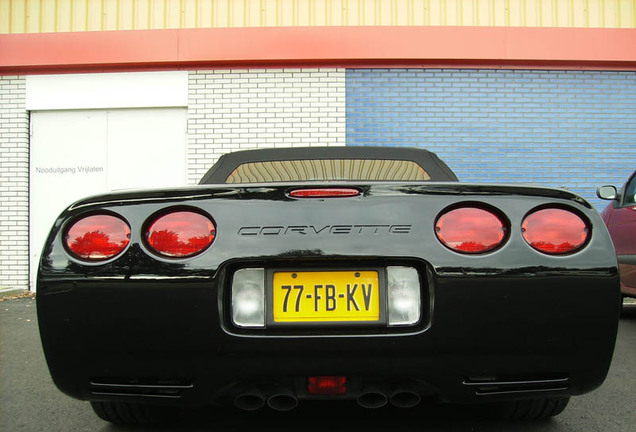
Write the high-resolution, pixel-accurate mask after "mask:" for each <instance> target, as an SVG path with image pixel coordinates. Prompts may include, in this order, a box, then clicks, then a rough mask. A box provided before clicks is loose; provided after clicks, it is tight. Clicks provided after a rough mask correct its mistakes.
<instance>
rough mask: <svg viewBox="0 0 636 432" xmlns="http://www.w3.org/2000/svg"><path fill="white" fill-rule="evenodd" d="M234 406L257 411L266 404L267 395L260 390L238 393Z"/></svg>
mask: <svg viewBox="0 0 636 432" xmlns="http://www.w3.org/2000/svg"><path fill="white" fill-rule="evenodd" d="M234 406H235V407H237V408H239V409H241V410H243V411H256V410H258V409H261V408H262V407H263V406H265V397H264V396H263V394H262V393H261V392H260V391H259V390H250V391H247V392H245V393H241V394H240V395H238V396H237V397H236V398H235V399H234Z"/></svg>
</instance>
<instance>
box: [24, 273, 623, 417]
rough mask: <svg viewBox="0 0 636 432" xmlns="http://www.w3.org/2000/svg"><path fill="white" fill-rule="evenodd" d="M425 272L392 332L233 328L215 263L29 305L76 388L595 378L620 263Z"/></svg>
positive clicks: (509, 385) (219, 395)
mask: <svg viewBox="0 0 636 432" xmlns="http://www.w3.org/2000/svg"><path fill="white" fill-rule="evenodd" d="M422 265H424V264H422ZM427 271H428V278H427V284H426V287H425V288H424V292H423V298H426V299H428V300H427V301H426V302H425V303H427V304H426V305H425V309H427V310H425V311H424V320H423V321H422V322H421V323H420V324H419V325H418V326H415V327H412V328H410V329H403V330H401V331H398V332H386V329H384V330H383V329H377V331H373V330H372V331H368V330H365V332H364V333H363V332H359V331H356V330H350V331H349V330H346V329H345V330H340V331H339V332H338V333H329V334H327V333H325V331H324V330H320V329H315V330H313V331H312V332H310V333H308V332H307V331H304V333H300V332H297V333H294V332H289V333H286V334H276V335H272V334H268V332H267V330H265V331H262V330H260V331H256V330H254V331H247V332H246V331H240V330H239V329H236V328H233V327H232V325H231V323H230V321H229V314H228V309H229V308H228V293H227V291H228V280H229V279H230V277H229V275H230V274H231V271H230V267H225V266H224V267H223V268H222V269H220V271H219V272H217V274H216V277H214V278H209V279H203V278H192V279H187V278H183V279H181V278H172V279H169V278H155V279H146V280H117V281H108V280H90V281H88V280H86V279H84V280H80V281H78V280H74V281H70V280H67V281H64V280H58V281H56V282H50V283H46V282H45V283H41V285H40V287H41V288H40V292H39V293H38V298H37V304H38V315H39V322H40V329H41V335H42V341H43V345H44V350H45V354H46V357H47V361H48V364H49V368H50V371H51V375H52V376H53V379H54V381H55V383H56V385H57V386H58V387H59V388H60V389H61V390H62V391H64V392H65V393H67V394H68V395H70V396H72V397H75V398H78V399H85V400H131V401H133V400H134V401H146V402H152V403H169V404H180V405H203V404H209V403H223V402H226V401H229V400H233V399H235V398H236V397H237V396H238V395H240V394H243V393H244V392H245V391H247V390H249V389H250V388H255V387H257V388H259V389H262V390H264V391H266V392H267V391H277V390H276V389H280V388H284V389H285V391H292V392H293V393H294V394H295V397H298V398H301V399H302V398H311V396H309V395H308V394H307V393H306V385H305V383H306V379H307V377H309V376H325V375H341V376H346V377H347V378H348V382H349V383H350V385H349V387H348V391H347V394H346V395H344V396H339V397H340V398H356V397H358V396H359V395H360V394H361V393H363V392H364V391H365V389H366V388H368V387H370V386H378V387H382V388H383V389H384V390H383V391H384V392H387V393H390V392H392V391H394V389H396V388H403V387H408V388H413V389H415V391H416V392H417V393H418V394H420V395H430V396H433V397H436V398H438V399H439V400H442V401H448V402H479V401H487V400H488V401H491V400H492V401H494V400H504V399H516V398H525V397H537V395H541V396H550V395H570V394H581V393H585V392H588V391H590V390H592V389H594V388H596V387H597V386H599V385H600V384H601V383H602V382H603V380H604V379H605V376H606V374H607V371H608V369H609V365H610V362H611V358H612V353H613V349H614V341H615V337H616V331H617V324H618V315H619V309H620V293H619V291H618V289H617V287H618V277H617V275H616V274H612V273H611V272H607V271H604V270H598V271H585V272H575V271H564V270H563V269H561V270H559V271H556V270H555V271H545V270H544V271H540V270H535V271H534V273H532V274H526V273H524V272H523V271H519V272H505V273H503V272H498V271H496V270H493V271H491V272H482V273H480V274H467V273H466V272H465V271H461V270H457V271H456V270H448V271H439V270H438V271H437V272H434V271H433V270H432V269H431V268H427ZM42 288H44V289H42Z"/></svg>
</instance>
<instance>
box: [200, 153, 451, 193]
mask: <svg viewBox="0 0 636 432" xmlns="http://www.w3.org/2000/svg"><path fill="white" fill-rule="evenodd" d="M337 159H343V160H382V161H411V162H415V163H416V164H417V165H419V166H420V167H421V168H422V169H423V170H424V171H426V173H427V174H428V177H430V178H428V179H427V180H428V181H438V182H447V181H457V176H456V175H455V174H454V173H453V171H452V170H451V169H450V168H449V167H448V166H447V165H446V164H445V163H444V162H443V161H442V160H441V159H440V158H438V157H437V155H436V154H435V153H433V152H430V151H428V150H424V149H419V148H404V147H303V148H300V147H298V148H272V149H261V150H245V151H238V152H233V153H228V154H225V155H223V156H221V157H220V158H219V160H218V161H217V163H216V164H214V166H212V168H210V169H209V170H208V172H207V173H206V174H205V175H204V176H203V178H202V179H201V181H200V182H199V184H224V183H228V181H227V180H228V178H229V177H230V176H231V175H232V173H234V172H235V170H236V169H237V168H238V167H240V166H241V165H245V164H253V163H261V162H273V161H277V162H279V161H280V162H283V161H295V160H337Z"/></svg>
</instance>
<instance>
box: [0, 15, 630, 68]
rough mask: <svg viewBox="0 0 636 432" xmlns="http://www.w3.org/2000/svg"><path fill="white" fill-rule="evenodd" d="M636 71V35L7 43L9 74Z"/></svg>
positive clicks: (265, 30)
mask: <svg viewBox="0 0 636 432" xmlns="http://www.w3.org/2000/svg"><path fill="white" fill-rule="evenodd" d="M284 66H292V67H303V66H313V67H315V66H340V67H389V66H390V67H501V68H526V67H532V68H550V69H619V70H636V29H598V28H537V27H258V28H254V27H248V28H222V29H180V30H144V31H140V30H137V31H109V32H74V33H29V34H8V35H0V74H4V75H6V74H15V73H45V72H46V73H49V72H84V71H86V72H89V71H90V72H97V71H116V70H158V69H194V68H234V67H256V68H259V67H284Z"/></svg>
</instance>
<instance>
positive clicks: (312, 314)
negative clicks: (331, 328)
mask: <svg viewBox="0 0 636 432" xmlns="http://www.w3.org/2000/svg"><path fill="white" fill-rule="evenodd" d="M378 280H379V277H378V272H377V271H374V270H369V271H303V272H275V273H274V283H273V287H274V288H273V312H274V321H275V322H281V323H283V322H301V323H308V322H335V321H347V322H348V321H378V320H379V319H380V286H379V282H378Z"/></svg>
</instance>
